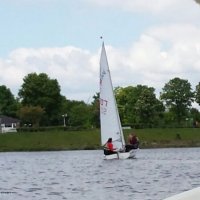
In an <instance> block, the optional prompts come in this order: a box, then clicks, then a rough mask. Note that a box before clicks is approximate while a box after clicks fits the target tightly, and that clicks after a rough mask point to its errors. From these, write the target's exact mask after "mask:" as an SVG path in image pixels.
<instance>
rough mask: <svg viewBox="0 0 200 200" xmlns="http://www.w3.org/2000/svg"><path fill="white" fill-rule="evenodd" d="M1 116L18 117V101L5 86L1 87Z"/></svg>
mask: <svg viewBox="0 0 200 200" xmlns="http://www.w3.org/2000/svg"><path fill="white" fill-rule="evenodd" d="M0 94H1V95H0V114H2V115H7V116H12V117H16V111H17V107H18V104H17V100H16V99H15V97H14V95H13V94H12V93H11V91H10V89H8V88H7V87H6V86H5V85H1V86H0Z"/></svg>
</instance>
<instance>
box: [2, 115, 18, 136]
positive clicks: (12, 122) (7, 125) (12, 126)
mask: <svg viewBox="0 0 200 200" xmlns="http://www.w3.org/2000/svg"><path fill="white" fill-rule="evenodd" d="M19 125H20V120H18V119H16V118H12V117H7V116H5V115H0V133H8V132H17V127H19Z"/></svg>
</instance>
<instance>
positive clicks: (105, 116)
mask: <svg viewBox="0 0 200 200" xmlns="http://www.w3.org/2000/svg"><path fill="white" fill-rule="evenodd" d="M99 102H100V123H101V144H102V145H105V144H106V142H107V140H108V138H112V142H113V145H114V147H116V148H117V149H118V152H117V153H116V154H111V155H105V159H127V158H134V157H135V155H136V149H132V150H130V151H129V152H125V140H124V135H123V131H122V126H121V121H120V117H119V112H118V108H117V104H116V99H115V96H114V92H113V85H112V80H111V74H110V70H109V65H108V60H107V55H106V50H105V46H104V42H103V43H102V50H101V57H100V98H99Z"/></svg>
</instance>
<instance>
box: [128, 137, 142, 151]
mask: <svg viewBox="0 0 200 200" xmlns="http://www.w3.org/2000/svg"><path fill="white" fill-rule="evenodd" d="M138 147H139V138H138V137H137V136H136V134H135V133H132V134H130V135H129V136H128V144H127V145H126V151H127V152H128V151H130V150H131V149H137V148H138Z"/></svg>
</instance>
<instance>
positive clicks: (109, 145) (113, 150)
mask: <svg viewBox="0 0 200 200" xmlns="http://www.w3.org/2000/svg"><path fill="white" fill-rule="evenodd" d="M116 153H117V151H116V148H114V147H113V143H112V138H109V139H108V141H107V142H106V144H105V145H104V154H105V155H110V154H116Z"/></svg>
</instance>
